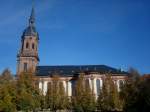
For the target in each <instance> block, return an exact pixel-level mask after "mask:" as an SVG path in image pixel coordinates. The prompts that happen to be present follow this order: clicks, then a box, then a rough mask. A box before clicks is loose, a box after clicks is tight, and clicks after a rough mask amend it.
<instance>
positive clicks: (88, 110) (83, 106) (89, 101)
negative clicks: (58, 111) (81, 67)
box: [72, 73, 96, 112]
mask: <svg viewBox="0 0 150 112" xmlns="http://www.w3.org/2000/svg"><path fill="white" fill-rule="evenodd" d="M72 101H73V107H74V109H75V111H77V112H92V111H94V110H95V109H96V103H95V97H94V95H93V94H92V91H91V89H90V86H89V85H88V84H86V82H85V79H84V73H81V74H80V76H79V78H78V80H77V83H76V88H75V96H73V99H72Z"/></svg>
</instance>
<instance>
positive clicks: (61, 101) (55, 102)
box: [46, 74, 70, 111]
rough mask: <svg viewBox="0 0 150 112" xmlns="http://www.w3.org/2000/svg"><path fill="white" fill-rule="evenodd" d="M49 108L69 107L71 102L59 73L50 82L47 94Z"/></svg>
mask: <svg viewBox="0 0 150 112" xmlns="http://www.w3.org/2000/svg"><path fill="white" fill-rule="evenodd" d="M46 104H47V108H50V109H51V110H52V111H56V110H65V109H69V107H70V103H69V98H68V96H67V94H66V93H65V88H64V86H63V83H62V82H61V80H60V78H59V76H58V75H57V74H55V75H53V77H52V81H51V82H50V83H49V84H48V91H47V94H46Z"/></svg>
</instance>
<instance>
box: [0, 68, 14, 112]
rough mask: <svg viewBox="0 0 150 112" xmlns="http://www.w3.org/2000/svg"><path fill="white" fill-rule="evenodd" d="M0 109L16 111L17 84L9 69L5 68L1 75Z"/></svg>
mask: <svg viewBox="0 0 150 112" xmlns="http://www.w3.org/2000/svg"><path fill="white" fill-rule="evenodd" d="M0 111H3V112H15V111H16V85H15V80H14V79H13V76H12V74H11V72H10V71H9V70H8V69H6V70H4V71H3V73H2V74H1V76H0Z"/></svg>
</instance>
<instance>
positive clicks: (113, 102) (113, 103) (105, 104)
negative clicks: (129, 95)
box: [97, 74, 122, 111]
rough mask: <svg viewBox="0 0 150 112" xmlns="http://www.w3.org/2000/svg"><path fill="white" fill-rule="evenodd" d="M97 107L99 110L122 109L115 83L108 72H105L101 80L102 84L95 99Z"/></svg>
mask: <svg viewBox="0 0 150 112" xmlns="http://www.w3.org/2000/svg"><path fill="white" fill-rule="evenodd" d="M97 107H98V110H101V111H120V110H122V101H121V100H120V97H119V92H118V89H117V85H116V84H115V83H114V81H113V79H112V76H111V75H110V74H107V75H106V76H105V78H104V80H103V86H102V89H101V90H100V94H99V96H98V100H97Z"/></svg>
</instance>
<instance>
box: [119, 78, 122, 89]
mask: <svg viewBox="0 0 150 112" xmlns="http://www.w3.org/2000/svg"><path fill="white" fill-rule="evenodd" d="M122 88H123V80H119V89H120V90H121V89H122Z"/></svg>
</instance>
